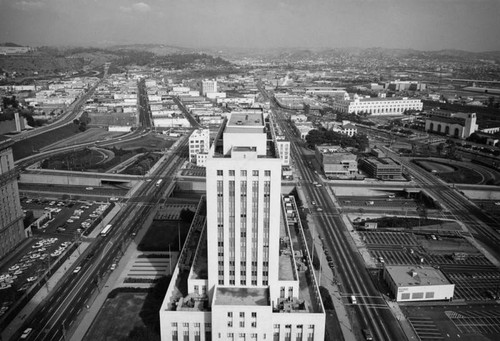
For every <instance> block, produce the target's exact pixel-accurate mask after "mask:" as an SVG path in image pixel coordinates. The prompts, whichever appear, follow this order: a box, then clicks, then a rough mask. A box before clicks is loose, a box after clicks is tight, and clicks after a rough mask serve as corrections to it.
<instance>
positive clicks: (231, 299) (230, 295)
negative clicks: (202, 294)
mask: <svg viewBox="0 0 500 341" xmlns="http://www.w3.org/2000/svg"><path fill="white" fill-rule="evenodd" d="M269 304H270V300H269V289H268V288H248V287H218V288H217V290H216V292H215V301H214V305H259V306H266V305H269Z"/></svg>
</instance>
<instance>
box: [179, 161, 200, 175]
mask: <svg viewBox="0 0 500 341" xmlns="http://www.w3.org/2000/svg"><path fill="white" fill-rule="evenodd" d="M205 174H206V171H205V167H199V166H195V165H193V164H192V163H187V164H186V167H185V168H183V169H182V170H181V172H180V176H196V177H204V176H205Z"/></svg>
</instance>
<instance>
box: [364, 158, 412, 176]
mask: <svg viewBox="0 0 500 341" xmlns="http://www.w3.org/2000/svg"><path fill="white" fill-rule="evenodd" d="M360 167H361V169H362V170H363V171H365V172H366V173H367V174H368V176H369V177H370V178H376V179H381V180H393V179H400V178H401V177H402V176H403V167H402V166H401V165H400V164H399V163H397V162H395V161H394V160H393V159H391V158H388V157H385V158H367V159H362V160H361V162H360Z"/></svg>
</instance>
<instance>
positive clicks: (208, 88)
mask: <svg viewBox="0 0 500 341" xmlns="http://www.w3.org/2000/svg"><path fill="white" fill-rule="evenodd" d="M212 92H217V81H216V80H210V79H204V80H203V81H201V95H202V96H206V95H207V94H208V93H212Z"/></svg>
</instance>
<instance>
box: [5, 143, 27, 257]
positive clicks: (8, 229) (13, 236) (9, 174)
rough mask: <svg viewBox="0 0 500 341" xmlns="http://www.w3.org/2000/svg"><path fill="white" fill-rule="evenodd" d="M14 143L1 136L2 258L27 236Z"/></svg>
mask: <svg viewBox="0 0 500 341" xmlns="http://www.w3.org/2000/svg"><path fill="white" fill-rule="evenodd" d="M12 144H13V142H12V140H10V139H7V138H4V137H2V136H0V258H2V257H4V256H5V255H6V254H7V253H9V252H10V251H12V250H13V249H14V248H15V247H16V246H17V245H18V244H19V243H20V242H21V241H22V240H23V239H24V238H26V234H25V233H24V225H23V211H22V209H21V202H20V200H19V189H18V187H17V173H16V170H15V166H14V158H13V156H12V148H11V146H12Z"/></svg>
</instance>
